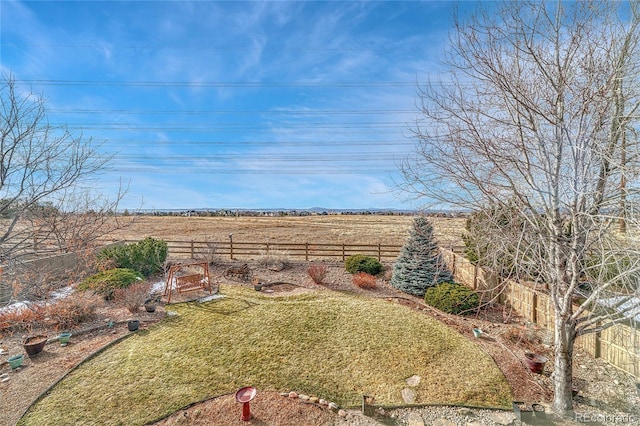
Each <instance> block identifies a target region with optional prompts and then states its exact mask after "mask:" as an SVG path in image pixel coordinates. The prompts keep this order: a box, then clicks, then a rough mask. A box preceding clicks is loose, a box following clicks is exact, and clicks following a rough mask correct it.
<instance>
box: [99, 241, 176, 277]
mask: <svg viewBox="0 0 640 426" xmlns="http://www.w3.org/2000/svg"><path fill="white" fill-rule="evenodd" d="M168 251H169V249H168V247H167V243H166V241H162V240H155V239H153V238H151V237H147V238H145V239H144V240H142V241H138V242H137V243H133V244H125V245H121V246H115V247H109V248H106V249H103V250H102V251H101V252H100V253H98V263H99V264H102V265H109V266H111V267H114V268H126V269H133V270H134V271H138V272H140V273H141V274H142V275H144V276H145V277H148V276H149V275H151V274H154V273H156V272H160V271H162V269H163V265H164V261H165V260H166V259H167V253H168Z"/></svg>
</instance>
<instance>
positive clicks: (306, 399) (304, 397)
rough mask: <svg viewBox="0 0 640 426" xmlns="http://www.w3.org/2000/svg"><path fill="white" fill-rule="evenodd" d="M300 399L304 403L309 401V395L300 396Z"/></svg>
mask: <svg viewBox="0 0 640 426" xmlns="http://www.w3.org/2000/svg"><path fill="white" fill-rule="evenodd" d="M298 398H300V399H301V400H303V401H308V400H309V395H305V394H302V393H301V394H300V395H298Z"/></svg>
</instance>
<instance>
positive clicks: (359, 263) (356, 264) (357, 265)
mask: <svg viewBox="0 0 640 426" xmlns="http://www.w3.org/2000/svg"><path fill="white" fill-rule="evenodd" d="M344 267H345V269H346V270H347V272H349V273H350V274H356V273H358V272H366V273H367V274H369V275H378V274H379V273H380V272H381V271H382V264H381V263H380V262H378V260H377V259H375V258H373V257H369V256H365V255H364V254H354V255H353V256H349V257H348V258H347V260H346V261H345V262H344Z"/></svg>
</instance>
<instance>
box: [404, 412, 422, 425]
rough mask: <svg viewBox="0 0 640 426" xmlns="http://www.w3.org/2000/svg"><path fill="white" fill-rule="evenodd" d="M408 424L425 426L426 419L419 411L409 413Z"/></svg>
mask: <svg viewBox="0 0 640 426" xmlns="http://www.w3.org/2000/svg"><path fill="white" fill-rule="evenodd" d="M407 426H424V420H422V417H421V416H420V414H418V413H409V415H408V416H407Z"/></svg>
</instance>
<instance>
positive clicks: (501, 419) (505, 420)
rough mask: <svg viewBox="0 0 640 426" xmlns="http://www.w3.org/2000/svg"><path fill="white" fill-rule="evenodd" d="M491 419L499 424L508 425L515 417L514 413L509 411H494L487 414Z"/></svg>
mask: <svg viewBox="0 0 640 426" xmlns="http://www.w3.org/2000/svg"><path fill="white" fill-rule="evenodd" d="M489 417H490V418H491V420H493V421H494V422H496V423H497V424H499V425H505V426H506V425H510V424H512V423H513V421H514V420H515V419H516V415H515V414H514V413H511V412H506V411H505V412H495V413H491V414H489Z"/></svg>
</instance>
